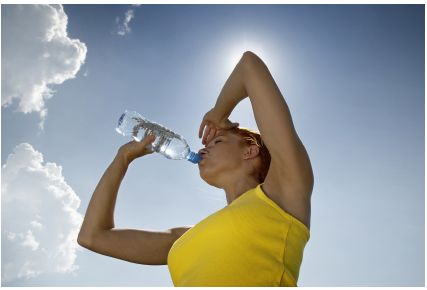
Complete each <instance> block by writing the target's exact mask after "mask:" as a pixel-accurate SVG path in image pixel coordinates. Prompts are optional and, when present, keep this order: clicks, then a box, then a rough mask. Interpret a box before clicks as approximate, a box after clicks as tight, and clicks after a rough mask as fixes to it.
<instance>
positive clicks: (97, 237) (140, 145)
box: [77, 136, 189, 265]
mask: <svg viewBox="0 0 427 290" xmlns="http://www.w3.org/2000/svg"><path fill="white" fill-rule="evenodd" d="M153 141H154V138H152V137H151V136H148V137H146V138H145V139H144V140H143V141H141V142H135V141H133V142H129V143H128V144H125V145H123V146H122V147H121V148H120V149H119V151H118V153H117V155H116V157H115V158H114V160H113V162H112V163H111V164H110V166H109V167H108V168H107V170H106V171H105V173H104V175H103V176H102V178H101V180H100V181H99V183H98V185H97V187H96V189H95V191H94V193H93V195H92V198H91V200H90V202H89V206H88V208H87V211H86V215H85V218H84V221H83V224H82V227H81V229H80V233H79V236H78V240H77V241H78V243H79V244H80V245H81V246H83V247H85V248H87V249H89V250H92V251H94V252H97V253H100V254H103V255H107V256H111V257H114V258H118V259H122V260H125V261H129V262H133V263H139V264H148V265H165V264H166V263H167V255H168V253H169V249H170V247H171V246H172V244H173V243H174V241H175V240H176V239H177V238H179V237H180V236H181V235H182V234H183V233H184V232H185V231H186V230H188V229H189V228H188V227H180V228H173V229H169V230H166V231H146V230H136V229H116V228H115V226H114V208H115V204H116V199H117V194H118V191H119V187H120V183H121V181H122V179H123V177H124V176H125V174H126V171H127V168H128V166H129V163H130V162H131V161H132V160H134V159H135V158H138V157H141V156H143V155H146V154H151V153H152V152H148V151H147V149H146V148H145V146H146V145H148V144H149V143H150V142H153Z"/></svg>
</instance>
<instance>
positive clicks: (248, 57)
mask: <svg viewBox="0 0 427 290" xmlns="http://www.w3.org/2000/svg"><path fill="white" fill-rule="evenodd" d="M259 59H260V58H259V57H258V55H256V54H255V53H253V52H252V51H250V50H247V51H245V52H244V53H243V55H242V61H243V62H244V63H252V62H253V61H255V60H259Z"/></svg>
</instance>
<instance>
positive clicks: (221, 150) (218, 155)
mask: <svg viewBox="0 0 427 290" xmlns="http://www.w3.org/2000/svg"><path fill="white" fill-rule="evenodd" d="M240 138H241V137H240V136H238V135H236V134H233V133H231V132H227V131H226V130H219V131H217V133H216V135H215V137H214V138H213V139H212V140H211V141H210V142H209V143H208V144H206V147H205V148H203V149H201V150H200V151H199V154H200V155H201V157H202V160H201V161H200V162H199V163H198V166H199V171H200V176H201V177H202V179H203V180H205V181H206V182H207V183H208V184H210V185H213V186H217V187H219V186H218V185H219V184H220V183H221V179H222V178H226V177H227V176H228V178H229V177H230V175H231V174H233V172H239V171H240V170H241V168H242V163H243V152H244V151H243V150H244V148H243V147H242V146H241V145H240V143H239V142H240Z"/></svg>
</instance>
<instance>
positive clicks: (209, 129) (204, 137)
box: [202, 125, 213, 145]
mask: <svg viewBox="0 0 427 290" xmlns="http://www.w3.org/2000/svg"><path fill="white" fill-rule="evenodd" d="M212 129H213V128H212V127H211V126H209V125H208V126H206V128H205V132H204V133H203V139H202V144H203V145H206V140H207V138H208V136H209V134H210V132H211V130H212Z"/></svg>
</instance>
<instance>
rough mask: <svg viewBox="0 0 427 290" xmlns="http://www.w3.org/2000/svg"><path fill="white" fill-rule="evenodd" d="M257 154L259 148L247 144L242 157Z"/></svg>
mask: <svg viewBox="0 0 427 290" xmlns="http://www.w3.org/2000/svg"><path fill="white" fill-rule="evenodd" d="M258 154H259V148H258V146H256V145H249V146H247V147H246V149H245V152H244V155H243V157H244V159H252V158H255V157H257V156H258Z"/></svg>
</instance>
